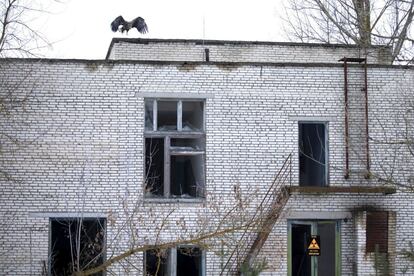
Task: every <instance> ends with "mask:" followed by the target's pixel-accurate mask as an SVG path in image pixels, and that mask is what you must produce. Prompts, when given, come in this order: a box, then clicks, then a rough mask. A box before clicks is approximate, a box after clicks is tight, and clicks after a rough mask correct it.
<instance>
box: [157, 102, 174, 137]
mask: <svg viewBox="0 0 414 276" xmlns="http://www.w3.org/2000/svg"><path fill="white" fill-rule="evenodd" d="M157 108H158V130H159V131H171V130H177V102H176V101H158V107H157Z"/></svg>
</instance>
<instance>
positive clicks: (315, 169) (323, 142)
mask: <svg viewBox="0 0 414 276" xmlns="http://www.w3.org/2000/svg"><path fill="white" fill-rule="evenodd" d="M327 140H328V139H327V124H326V123H314V122H299V185H300V186H327V185H328V165H327V164H328V162H327V160H328V144H327Z"/></svg>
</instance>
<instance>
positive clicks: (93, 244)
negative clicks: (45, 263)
mask: <svg viewBox="0 0 414 276" xmlns="http://www.w3.org/2000/svg"><path fill="white" fill-rule="evenodd" d="M50 227H51V228H50V229H51V235H50V241H51V243H50V254H49V256H50V274H51V275H72V274H73V272H75V271H78V270H85V269H89V268H93V267H96V266H98V265H100V264H102V263H103V261H104V257H105V219H103V218H99V219H98V218H52V219H50ZM94 275H103V274H102V273H97V274H94Z"/></svg>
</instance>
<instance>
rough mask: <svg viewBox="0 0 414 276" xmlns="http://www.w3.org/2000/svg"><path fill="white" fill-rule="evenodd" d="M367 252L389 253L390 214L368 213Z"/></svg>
mask: <svg viewBox="0 0 414 276" xmlns="http://www.w3.org/2000/svg"><path fill="white" fill-rule="evenodd" d="M366 252H367V253H374V252H377V253H387V252H388V212H367V231H366Z"/></svg>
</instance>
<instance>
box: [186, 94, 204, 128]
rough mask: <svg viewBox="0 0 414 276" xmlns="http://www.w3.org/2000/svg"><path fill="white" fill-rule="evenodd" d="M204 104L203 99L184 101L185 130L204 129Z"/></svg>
mask: <svg viewBox="0 0 414 276" xmlns="http://www.w3.org/2000/svg"><path fill="white" fill-rule="evenodd" d="M203 105H204V102H202V101H187V102H185V101H183V115H182V118H183V131H202V130H203V121H204V120H203V114H204V110H203Z"/></svg>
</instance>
